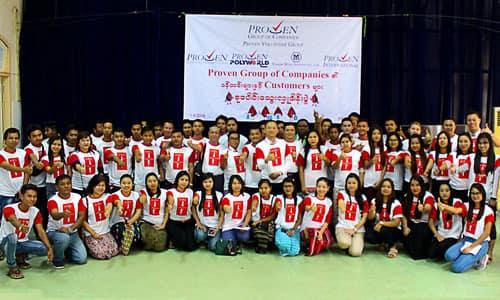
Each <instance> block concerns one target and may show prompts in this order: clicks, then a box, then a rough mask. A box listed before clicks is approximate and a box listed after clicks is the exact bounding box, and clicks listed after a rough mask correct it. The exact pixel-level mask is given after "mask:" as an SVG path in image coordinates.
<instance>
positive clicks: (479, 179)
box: [475, 163, 487, 184]
mask: <svg viewBox="0 0 500 300" xmlns="http://www.w3.org/2000/svg"><path fill="white" fill-rule="evenodd" d="M486 168H487V164H486V163H481V164H480V165H479V174H476V180H475V182H476V183H481V184H486V178H487V176H486V175H487V174H486Z"/></svg>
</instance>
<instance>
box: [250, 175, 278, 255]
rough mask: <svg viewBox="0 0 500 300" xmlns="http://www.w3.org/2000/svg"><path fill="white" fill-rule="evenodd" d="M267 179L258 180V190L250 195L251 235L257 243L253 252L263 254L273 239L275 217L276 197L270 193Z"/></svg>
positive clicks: (269, 184)
mask: <svg viewBox="0 0 500 300" xmlns="http://www.w3.org/2000/svg"><path fill="white" fill-rule="evenodd" d="M271 191H272V187H271V183H270V182H269V180H268V179H261V180H260V181H259V192H258V193H255V194H253V195H252V219H251V222H250V224H251V226H252V236H253V237H254V239H255V241H256V242H257V245H256V246H255V252H256V253H259V254H265V253H266V252H267V249H268V248H269V246H270V245H272V244H273V241H274V231H275V226H274V219H275V218H276V209H275V207H274V206H275V204H276V197H275V196H274V195H272V194H271Z"/></svg>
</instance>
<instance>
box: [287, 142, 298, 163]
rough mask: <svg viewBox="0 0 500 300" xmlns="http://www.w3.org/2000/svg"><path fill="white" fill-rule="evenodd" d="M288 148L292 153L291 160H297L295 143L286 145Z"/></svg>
mask: <svg viewBox="0 0 500 300" xmlns="http://www.w3.org/2000/svg"><path fill="white" fill-rule="evenodd" d="M288 149H290V153H291V154H292V160H293V162H294V163H296V162H297V147H296V146H295V145H288Z"/></svg>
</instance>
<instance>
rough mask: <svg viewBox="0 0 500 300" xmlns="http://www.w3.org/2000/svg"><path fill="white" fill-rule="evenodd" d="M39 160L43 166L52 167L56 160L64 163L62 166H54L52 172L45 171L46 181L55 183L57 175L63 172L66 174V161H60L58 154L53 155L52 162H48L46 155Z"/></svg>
mask: <svg viewBox="0 0 500 300" xmlns="http://www.w3.org/2000/svg"><path fill="white" fill-rule="evenodd" d="M40 162H41V163H42V164H43V167H44V168H47V167H53V166H54V164H55V163H58V162H63V163H64V166H63V167H62V168H55V169H54V170H53V173H52V174H49V173H47V177H46V178H45V182H46V183H56V179H57V177H59V176H60V175H63V174H68V169H67V168H66V162H65V161H62V160H61V156H59V155H57V156H54V158H53V161H52V164H51V163H50V162H49V156H48V155H45V156H44V157H42V159H41V161H40Z"/></svg>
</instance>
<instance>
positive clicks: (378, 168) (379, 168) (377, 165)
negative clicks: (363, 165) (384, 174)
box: [375, 153, 382, 172]
mask: <svg viewBox="0 0 500 300" xmlns="http://www.w3.org/2000/svg"><path fill="white" fill-rule="evenodd" d="M375 157H376V158H377V162H376V163H375V171H376V172H381V171H382V160H381V159H380V153H377V154H375Z"/></svg>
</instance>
